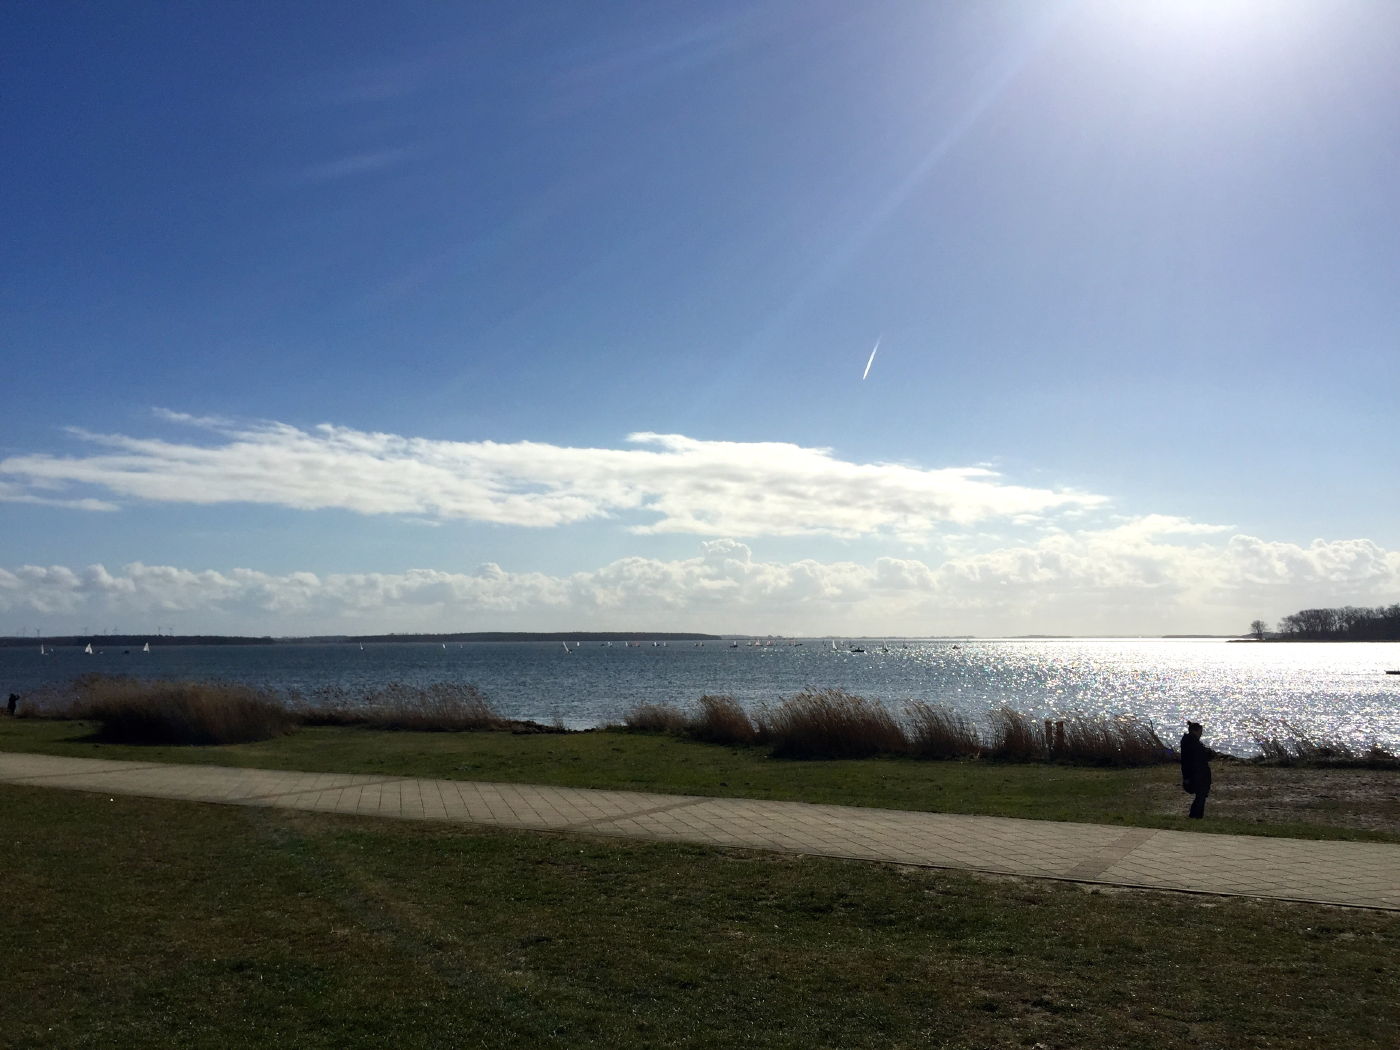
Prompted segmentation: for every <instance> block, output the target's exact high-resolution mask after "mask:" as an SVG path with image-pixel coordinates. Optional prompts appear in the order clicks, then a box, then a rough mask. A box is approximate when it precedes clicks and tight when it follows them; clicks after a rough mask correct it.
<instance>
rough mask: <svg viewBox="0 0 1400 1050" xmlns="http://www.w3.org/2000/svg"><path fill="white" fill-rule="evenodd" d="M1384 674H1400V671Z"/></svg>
mask: <svg viewBox="0 0 1400 1050" xmlns="http://www.w3.org/2000/svg"><path fill="white" fill-rule="evenodd" d="M1386 674H1400V671H1387V672H1386Z"/></svg>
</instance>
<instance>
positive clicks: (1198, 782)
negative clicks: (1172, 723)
mask: <svg viewBox="0 0 1400 1050" xmlns="http://www.w3.org/2000/svg"><path fill="white" fill-rule="evenodd" d="M1202 732H1203V729H1202V727H1201V723H1200V722H1187V723H1186V735H1185V736H1183V737H1182V738H1181V787H1182V790H1184V791H1185V792H1186V793H1187V794H1188V795H1195V796H1196V797H1195V798H1194V799H1192V801H1191V812H1190V813H1189V814H1187V815H1188V816H1190V817H1194V818H1195V819H1196V820H1200V819H1201V818H1202V817H1204V816H1205V815H1206V796H1207V795H1209V794H1210V751H1209V750H1208V749H1207V748H1206V745H1205V744H1203V743H1201V733H1202Z"/></svg>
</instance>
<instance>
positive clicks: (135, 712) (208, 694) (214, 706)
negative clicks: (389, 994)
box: [45, 675, 295, 746]
mask: <svg viewBox="0 0 1400 1050" xmlns="http://www.w3.org/2000/svg"><path fill="white" fill-rule="evenodd" d="M70 688H71V691H70V694H69V696H68V697H66V700H67V702H66V704H64V705H63V706H62V711H63V715H62V716H63V717H67V718H77V719H84V720H87V721H92V722H96V723H97V724H98V729H97V734H96V735H97V737H98V738H99V739H101V740H106V741H109V742H111V743H121V744H175V745H194V746H209V745H219V744H246V743H250V742H251V741H254V740H269V739H271V738H272V737H275V736H281V735H283V734H284V733H289V732H291V731H292V729H293V728H295V725H294V722H293V719H292V718H291V717H290V715H289V714H288V713H287V711H286V709H285V708H284V707H283V706H282V704H281V703H280V702H279V701H278V700H277V698H276V697H275V696H272V695H270V694H268V693H266V692H264V691H262V690H259V689H255V688H253V687H251V686H246V685H238V684H235V683H228V682H168V681H144V680H141V679H136V678H125V677H119V676H111V675H84V676H82V677H81V678H79V679H77V680H76V681H75V682H73V683H72V685H71V687H70ZM45 714H48V715H49V716H50V717H52V716H53V712H52V711H46V712H45Z"/></svg>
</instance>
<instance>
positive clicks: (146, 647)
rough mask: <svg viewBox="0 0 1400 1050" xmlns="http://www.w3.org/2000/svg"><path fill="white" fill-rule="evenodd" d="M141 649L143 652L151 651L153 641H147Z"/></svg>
mask: <svg viewBox="0 0 1400 1050" xmlns="http://www.w3.org/2000/svg"><path fill="white" fill-rule="evenodd" d="M141 651H142V652H143V653H149V652H150V651H151V643H150V642H147V643H146V644H145V645H143V646H141Z"/></svg>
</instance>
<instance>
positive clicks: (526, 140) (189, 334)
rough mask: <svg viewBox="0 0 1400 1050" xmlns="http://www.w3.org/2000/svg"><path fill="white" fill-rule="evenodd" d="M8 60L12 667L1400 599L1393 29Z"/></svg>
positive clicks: (939, 25)
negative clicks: (60, 644)
mask: <svg viewBox="0 0 1400 1050" xmlns="http://www.w3.org/2000/svg"><path fill="white" fill-rule="evenodd" d="M0 47H2V48H3V52H4V53H3V55H0V59H3V61H0V120H3V122H4V127H3V140H4V141H5V142H6V143H7V148H6V153H7V155H8V159H7V162H6V163H5V164H4V166H3V168H0V180H3V184H2V185H0V189H2V190H3V196H0V200H3V205H0V207H3V209H4V211H3V228H4V230H5V236H4V238H3V239H0V252H3V253H4V258H3V263H4V273H5V280H4V282H3V287H2V288H0V311H2V313H0V321H2V322H3V323H0V340H3V344H0V345H3V353H4V355H5V362H4V363H5V384H6V390H7V397H6V398H5V402H4V404H5V411H4V413H3V416H0V633H20V632H24V631H28V632H30V633H32V632H33V631H34V630H35V629H42V630H44V631H46V632H48V633H60V632H67V631H77V630H80V629H81V628H82V627H84V626H88V625H92V624H104V625H113V626H118V625H119V626H120V627H121V628H122V629H123V630H129V631H142V630H149V629H151V628H152V626H153V625H175V626H176V628H177V630H180V631H182V632H190V633H193V632H204V631H227V632H233V633H255V634H269V633H270V634H279V633H303V632H317V633H320V632H332V631H342V630H343V631H351V632H356V631H381V630H444V631H446V630H490V629H539V630H554V629H587V628H590V627H592V628H597V629H628V628H646V627H650V628H655V629H695V630H708V631H716V632H724V631H743V632H760V633H768V632H775V633H790V634H798V633H812V634H840V635H855V634H877V635H878V634H905V635H919V634H927V633H959V634H961V633H974V634H1003V633H1006V634H1017V633H1031V632H1040V633H1128V634H1136V633H1181V632H1195V631H1200V632H1233V631H1238V630H1243V629H1244V627H1245V626H1246V625H1247V623H1248V622H1249V620H1251V619H1253V618H1255V617H1260V618H1263V619H1265V620H1268V621H1270V622H1272V621H1274V620H1277V619H1278V618H1280V617H1282V616H1283V615H1285V614H1287V613H1290V612H1293V611H1295V610H1296V609H1298V608H1302V607H1305V606H1310V605H1318V604H1324V605H1333V604H1346V603H1354V604H1377V603H1381V602H1385V603H1390V602H1394V601H1396V600H1400V513H1397V512H1398V511H1400V499H1397V491H1400V490H1397V487H1396V485H1395V469H1394V464H1395V463H1396V462H1397V453H1400V447H1397V445H1400V441H1397V428H1396V426H1395V420H1396V409H1395V391H1396V388H1397V382H1396V381H1397V379H1398V378H1400V365H1397V361H1400V354H1397V346H1396V344H1397V338H1398V336H1397V333H1400V324H1397V322H1400V316H1398V315H1400V193H1397V192H1396V190H1395V186H1396V184H1397V171H1398V170H1400V107H1397V106H1396V104H1395V100H1396V98H1397V97H1400V8H1396V7H1394V6H1393V5H1389V4H1379V3H1371V2H1362V0H1316V2H1313V0H1215V2H1208V0H1142V2H1135V3H1132V4H1125V3H1118V2H1108V0H1103V2H1059V3H1057V2H1050V0H1047V2H1035V3H1031V2H1023V3H1014V2H1004V3H973V2H964V3H956V2H949V3H938V4H935V3H887V4H873V5H864V4H851V3H827V2H821V0H800V2H798V0H794V2H763V0H756V2H744V3H670V2H656V0H651V2H647V3H625V2H624V3H616V4H575V3H537V2H531V0H522V2H520V3H513V4H443V3H436V2H434V3H416V2H398V3H393V4H389V3H354V2H346V0H336V2H334V3H261V2H247V3H189V4H179V5H170V4H154V3H151V4H145V3H128V4H120V5H76V6H75V5H53V4H12V5H7V6H6V7H5V8H4V9H3V11H0ZM877 339H878V340H879V341H880V344H879V345H880V349H879V352H878V354H877V355H876V358H875V361H874V363H873V366H872V367H871V369H870V374H869V376H868V377H867V378H865V379H864V380H862V378H861V375H862V371H863V369H864V367H865V364H866V361H867V358H868V356H869V353H870V350H871V348H872V347H873V346H874V345H875V343H876V340H877Z"/></svg>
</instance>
